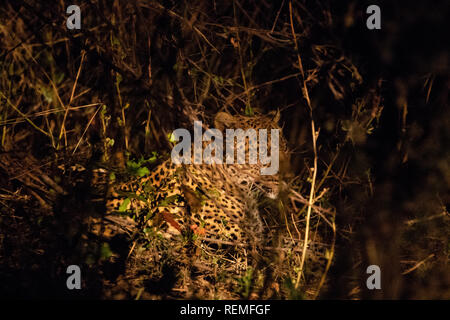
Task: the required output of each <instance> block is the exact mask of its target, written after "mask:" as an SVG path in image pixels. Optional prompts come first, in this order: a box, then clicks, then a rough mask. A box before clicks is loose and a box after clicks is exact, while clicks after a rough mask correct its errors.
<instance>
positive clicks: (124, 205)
mask: <svg viewBox="0 0 450 320" xmlns="http://www.w3.org/2000/svg"><path fill="white" fill-rule="evenodd" d="M130 202H131V200H130V198H126V199H125V200H124V201H123V202H122V204H121V205H120V207H119V212H125V211H127V208H128V205H129V204H130Z"/></svg>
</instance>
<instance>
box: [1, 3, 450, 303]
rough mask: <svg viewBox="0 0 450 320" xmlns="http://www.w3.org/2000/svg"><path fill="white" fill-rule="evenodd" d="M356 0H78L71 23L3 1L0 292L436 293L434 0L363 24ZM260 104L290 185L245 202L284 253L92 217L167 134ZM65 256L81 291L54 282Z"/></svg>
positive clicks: (156, 154)
mask: <svg viewBox="0 0 450 320" xmlns="http://www.w3.org/2000/svg"><path fill="white" fill-rule="evenodd" d="M422 2H423V1H422ZM369 4H371V3H369V2H367V1H356V0H352V1H346V2H345V3H339V4H336V3H335V2H332V1H285V0H282V1H251V0H249V1H238V0H234V1H228V2H225V1H224V2H218V1H205V0H194V1H170V0H167V1H121V0H114V1H104V0H91V1H83V2H82V4H80V7H81V12H82V27H81V30H68V29H67V27H66V19H67V17H68V15H67V14H66V7H64V3H63V2H62V1H29V0H19V1H17V0H15V1H5V3H4V4H3V5H2V6H1V7H0V47H1V51H0V52H1V53H0V135H1V138H0V139H1V140H0V142H1V144H0V283H2V286H1V287H0V296H2V297H32V298H36V297H39V298H42V297H62V298H75V297H90V298H114V299H162V298H201V299H224V298H231V299H247V298H264V299H268V298H272V299H315V298H319V299H320V298H338V299H348V298H351V299H377V298H389V299H396V298H406V299H408V298H409V299H417V298H419V299H429V298H440V299H448V298H450V276H449V273H448V268H449V258H450V242H449V239H450V237H449V234H450V217H449V213H448V206H449V203H450V192H449V185H450V168H449V165H450V161H449V159H450V153H449V152H450V148H449V147H450V144H449V137H450V123H449V121H450V120H449V119H450V114H449V108H448V88H449V86H448V84H449V83H450V82H449V81H450V78H449V74H450V73H449V66H448V61H449V56H448V54H449V52H448V48H446V46H445V42H446V41H445V39H446V38H447V37H446V35H445V31H444V30H441V26H443V25H444V21H445V19H446V15H445V12H446V11H445V8H446V1H436V2H435V3H434V4H433V7H431V8H430V7H429V6H426V3H417V4H416V3H414V2H413V3H410V4H409V5H408V6H407V7H401V6H400V5H399V4H393V3H391V2H386V3H383V4H382V5H381V7H382V12H383V20H382V30H378V31H369V30H368V29H367V28H366V25H365V19H366V16H367V15H366V14H365V9H366V7H367V6H368V5H369ZM408 17H411V18H408ZM443 29H445V28H443ZM276 110H280V111H281V124H282V125H283V135H284V136H285V137H286V140H287V142H288V145H289V149H290V150H291V154H290V163H289V165H286V166H285V167H282V168H281V172H282V180H283V182H285V183H287V184H289V186H290V189H289V190H290V191H289V193H286V194H280V197H279V199H277V200H276V201H274V202H273V203H269V204H267V203H265V204H258V205H259V206H262V205H264V207H265V208H266V207H267V208H272V209H270V210H273V211H274V212H279V213H280V216H282V215H281V213H284V216H285V217H286V221H284V220H283V219H281V218H280V219H278V220H276V221H275V222H274V224H277V226H280V227H283V229H286V230H287V231H289V233H292V234H291V238H295V239H296V242H295V245H293V246H292V247H289V246H286V245H285V244H282V242H281V240H282V239H281V240H280V243H278V244H277V245H273V246H270V247H256V248H248V247H246V246H242V247H238V248H234V249H230V248H229V247H227V246H226V244H223V243H222V244H221V243H216V244H215V248H214V249H213V248H212V247H211V244H209V245H205V243H204V242H202V240H201V238H200V237H199V235H198V234H196V233H187V234H185V235H184V237H180V239H178V240H177V241H175V242H174V241H169V240H167V239H165V238H164V237H162V236H161V235H160V234H159V233H157V232H154V229H151V228H146V224H145V222H146V221H147V220H148V219H156V218H157V217H153V216H151V214H149V215H146V216H136V215H134V216H133V215H131V216H130V215H126V214H122V216H119V217H118V219H116V220H110V219H109V218H108V219H106V217H105V216H104V213H105V208H104V201H105V196H106V194H107V189H108V186H107V185H103V184H105V181H109V183H110V184H114V183H118V182H119V181H122V180H124V179H128V180H129V179H132V178H133V177H139V176H146V175H148V174H149V173H150V172H151V170H152V168H154V166H155V165H157V164H158V163H160V162H161V161H162V160H163V159H165V158H166V157H167V154H168V152H169V151H170V148H171V141H170V140H171V136H170V133H171V132H172V130H174V129H176V128H190V127H191V126H192V119H195V118H200V119H203V120H204V121H205V122H209V123H211V121H212V119H214V115H215V114H217V112H219V111H226V112H229V113H232V114H241V115H248V116H253V115H255V114H258V113H263V114H267V113H269V112H270V111H276ZM79 165H82V166H83V168H85V169H84V170H73V168H72V167H73V166H75V167H77V166H79ZM75 169H76V168H75ZM78 169H79V168H78ZM98 169H103V170H104V171H100V172H101V173H102V174H103V175H104V179H103V184H101V183H100V184H98V183H94V181H95V180H96V179H97V178H96V176H97V175H98V172H99V171H98ZM146 192H147V193H146V196H149V197H150V196H151V195H152V190H151V188H150V189H148V190H146ZM129 197H130V198H132V197H136V195H133V194H130V195H129ZM198 197H199V198H201V196H199V195H198ZM172 200H173V199H165V201H166V202H167V201H172ZM121 209H124V208H121ZM119 211H124V210H119ZM291 213H292V215H291ZM288 218H289V219H291V220H292V222H291V221H288ZM109 233H111V234H109ZM305 240H306V241H305ZM319 240H320V241H319ZM309 242H311V245H310V246H308V247H307V246H306V245H304V244H306V243H309ZM320 242H323V243H325V244H326V246H325V248H326V249H325V250H324V251H322V253H320V254H319V253H316V252H315V247H314V245H315V244H317V243H320ZM233 250H234V251H233ZM319 255H322V256H323V257H324V258H325V260H326V263H325V265H322V267H321V268H319V270H315V269H314V263H312V262H311V261H314V257H318V256H319ZM311 257H312V258H311ZM311 259H312V260H311ZM70 264H79V265H81V267H82V270H85V273H83V274H84V275H85V277H84V278H83V288H85V289H84V290H81V291H77V292H72V291H68V290H67V289H66V287H65V285H64V284H65V282H64V281H61V279H65V278H66V276H67V275H66V267H67V266H68V265H70ZM373 264H375V265H379V266H380V268H381V271H382V290H368V289H367V288H366V279H367V277H368V275H367V274H366V268H367V266H369V265H373Z"/></svg>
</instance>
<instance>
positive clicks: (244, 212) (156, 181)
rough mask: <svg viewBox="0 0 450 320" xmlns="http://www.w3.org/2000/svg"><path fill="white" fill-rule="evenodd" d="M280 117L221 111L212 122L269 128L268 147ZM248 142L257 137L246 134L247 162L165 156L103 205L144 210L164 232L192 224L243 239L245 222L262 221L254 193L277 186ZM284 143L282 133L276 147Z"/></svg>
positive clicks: (210, 234)
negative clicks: (178, 160) (252, 159)
mask: <svg viewBox="0 0 450 320" xmlns="http://www.w3.org/2000/svg"><path fill="white" fill-rule="evenodd" d="M278 121H279V114H278V113H277V114H275V113H271V114H268V115H255V116H253V117H247V116H232V115H230V114H228V113H224V112H220V113H218V114H217V115H216V117H215V119H214V126H215V128H217V129H219V130H221V131H222V132H225V129H227V128H233V129H238V128H241V129H244V130H246V129H250V128H253V129H268V132H269V134H268V136H269V139H268V148H269V150H270V147H271V146H270V129H280V127H279V126H278ZM280 132H281V130H280ZM249 143H257V142H256V141H248V139H247V143H246V145H245V148H246V153H245V154H246V157H247V161H246V163H247V164H242V165H240V164H223V165H218V164H211V165H210V164H201V165H195V164H190V165H182V164H180V165H176V164H174V163H172V161H171V159H168V160H166V161H164V162H163V163H161V164H160V165H159V166H157V167H156V168H155V169H154V170H152V173H151V174H150V175H149V176H147V177H143V178H140V179H137V180H135V181H130V182H127V183H124V184H122V185H119V186H118V187H117V188H115V189H114V190H113V191H112V192H111V198H110V199H109V200H108V201H107V210H108V212H113V211H119V210H122V211H124V210H125V211H127V212H134V213H135V214H137V215H143V214H145V215H147V216H148V217H149V218H148V219H147V220H148V223H149V224H151V225H153V226H155V227H157V228H159V230H164V233H165V235H173V234H180V233H182V232H184V231H188V230H191V231H194V233H196V234H198V235H201V236H204V237H206V238H214V239H222V240H229V241H242V240H244V239H245V238H247V236H248V232H247V231H248V230H249V228H252V227H253V229H254V228H255V227H257V226H258V225H260V224H261V221H260V215H259V212H258V209H257V206H255V205H254V202H255V197H256V196H255V195H256V194H265V195H266V196H268V197H274V196H276V194H277V192H278V190H277V188H278V176H277V175H273V176H262V175H261V174H260V168H261V166H262V165H261V164H260V163H256V164H248V148H249ZM235 149H236V148H235ZM285 149H286V148H285V142H284V140H283V139H282V137H281V135H280V152H283V153H284V152H285ZM236 152H237V150H236ZM125 201H126V202H125ZM158 221H159V222H160V223H159V224H158ZM260 229H261V228H260Z"/></svg>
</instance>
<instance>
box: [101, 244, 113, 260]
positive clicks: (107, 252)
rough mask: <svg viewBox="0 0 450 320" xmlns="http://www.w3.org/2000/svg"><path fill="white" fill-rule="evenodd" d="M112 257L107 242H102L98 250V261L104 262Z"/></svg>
mask: <svg viewBox="0 0 450 320" xmlns="http://www.w3.org/2000/svg"><path fill="white" fill-rule="evenodd" d="M112 255H113V252H112V250H111V248H110V246H109V244H108V243H107V242H103V243H102V246H101V248H100V259H101V260H106V259H108V258H110V257H111V256H112Z"/></svg>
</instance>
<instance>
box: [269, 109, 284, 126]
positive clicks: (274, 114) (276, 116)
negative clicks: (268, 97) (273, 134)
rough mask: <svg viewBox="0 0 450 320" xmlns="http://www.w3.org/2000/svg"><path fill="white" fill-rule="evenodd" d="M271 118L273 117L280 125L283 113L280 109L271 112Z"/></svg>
mask: <svg viewBox="0 0 450 320" xmlns="http://www.w3.org/2000/svg"><path fill="white" fill-rule="evenodd" d="M269 116H270V117H272V121H273V122H275V123H278V122H279V121H280V118H281V112H280V109H277V110H276V111H275V110H274V111H270V112H269Z"/></svg>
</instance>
